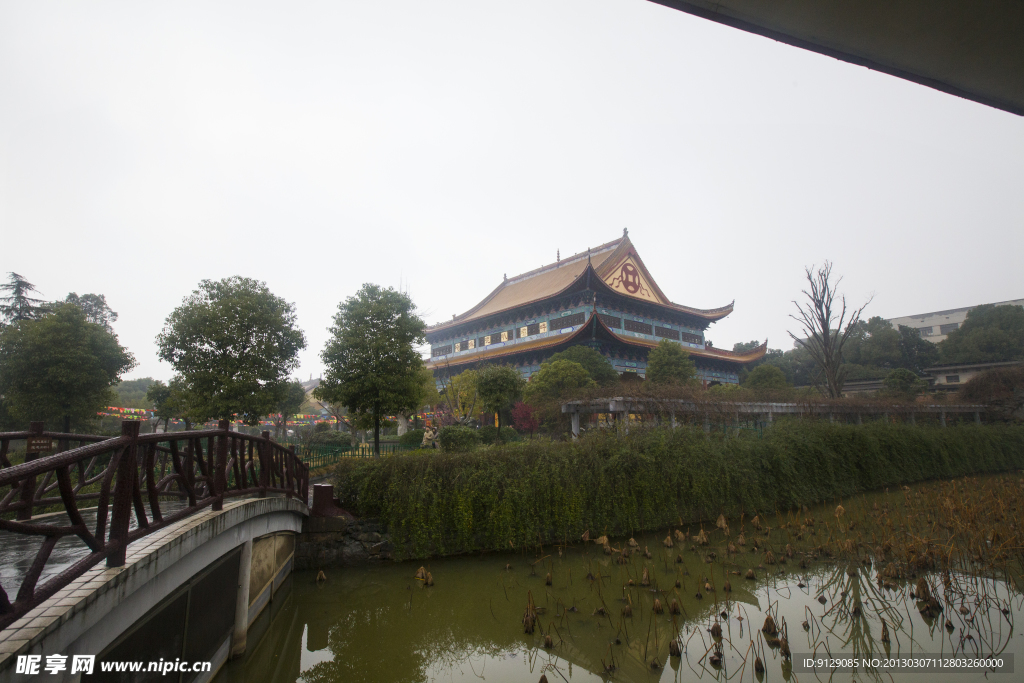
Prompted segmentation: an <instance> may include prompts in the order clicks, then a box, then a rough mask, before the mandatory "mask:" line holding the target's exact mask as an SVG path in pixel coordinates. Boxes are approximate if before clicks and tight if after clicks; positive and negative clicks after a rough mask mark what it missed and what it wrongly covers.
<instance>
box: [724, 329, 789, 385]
mask: <svg viewBox="0 0 1024 683" xmlns="http://www.w3.org/2000/svg"><path fill="white" fill-rule="evenodd" d="M759 346H761V342H759V341H757V340H756V339H754V340H752V341H748V342H737V343H735V344H733V347H732V350H733V352H734V353H746V352H748V351H753V350H754V349H756V348H758V347H759ZM782 356H783V353H782V349H768V350H767V351H765V354H764V355H763V356H762V357H761V358H758V359H757V360H755V361H751V362H750V363H747V364H746V365H744V366H743V367H742V368H740V371H739V373H738V374H739V380H740V384H743V383H744V382H745V381H746V379H747V375H749V374H750V373H751V371H753V369H754V368H756V367H758V366H759V365H763V364H764V363H775V364H778V361H780V360H781V359H782Z"/></svg>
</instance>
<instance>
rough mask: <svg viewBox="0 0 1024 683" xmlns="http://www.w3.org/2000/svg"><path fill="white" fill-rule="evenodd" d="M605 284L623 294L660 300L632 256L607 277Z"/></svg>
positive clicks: (649, 299)
mask: <svg viewBox="0 0 1024 683" xmlns="http://www.w3.org/2000/svg"><path fill="white" fill-rule="evenodd" d="M605 284H607V285H608V286H609V287H611V288H612V289H614V290H616V291H618V292H622V293H623V294H629V295H630V296H635V297H637V298H640V299H647V300H648V301H658V298H657V297H656V296H655V295H654V292H652V291H651V288H650V286H649V285H648V284H647V282H646V281H645V280H644V276H643V275H642V274H641V271H640V268H639V267H638V266H637V265H636V263H634V262H633V259H631V258H628V259H626V260H625V261H623V263H622V265H621V266H619V267H618V269H617V270H615V271H614V272H613V273H612V274H611V275H609V276H608V277H607V278H606V279H605Z"/></svg>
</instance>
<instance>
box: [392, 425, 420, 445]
mask: <svg viewBox="0 0 1024 683" xmlns="http://www.w3.org/2000/svg"><path fill="white" fill-rule="evenodd" d="M425 431H426V430H425V429H410V430H409V431H407V432H406V433H405V434H402V435H401V436H400V437H398V443H400V444H402V445H403V446H419V445H420V444H421V443H423V433H424V432H425Z"/></svg>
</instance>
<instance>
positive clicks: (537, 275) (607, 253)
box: [427, 230, 735, 332]
mask: <svg viewBox="0 0 1024 683" xmlns="http://www.w3.org/2000/svg"><path fill="white" fill-rule="evenodd" d="M620 269H621V273H622V274H623V277H629V278H630V279H629V281H628V282H626V283H625V287H626V288H625V289H623V285H622V281H621V280H622V278H621V277H618V278H616V279H615V280H613V279H612V278H614V277H616V273H618V272H619V271H620ZM588 271H592V272H593V273H594V275H596V276H597V277H596V281H591V282H592V285H591V286H598V287H602V286H603V287H608V288H609V289H610V290H612V291H613V292H615V293H617V294H622V295H623V296H630V295H633V296H634V297H635V298H638V299H641V300H646V301H647V303H650V304H654V305H655V306H662V307H665V308H666V309H669V310H675V311H679V312H681V313H686V314H690V315H695V316H698V317H701V318H704V319H706V320H710V321H712V322H713V321H715V320H719V319H721V318H723V317H725V316H727V315H728V314H729V313H731V312H732V310H733V306H734V305H735V300H733V302H731V303H730V304H729V305H728V306H721V307H719V308H712V309H701V308H694V307H692V306H684V305H682V304H677V303H675V302H673V301H671V300H670V299H669V298H668V297H667V296H666V295H665V294H664V292H662V291H661V288H660V287H659V286H658V284H657V282H655V280H654V277H653V276H652V275H651V274H650V272H649V271H648V270H647V267H646V266H645V265H644V263H643V259H641V258H640V254H639V253H637V250H636V247H634V246H633V243H632V242H631V241H630V239H629V235H628V233H627V232H626V230H623V234H622V237H619V238H617V239H614V240H612V241H610V242H605V243H604V244H601V245H598V246H597V247H592V248H588V249H587V250H585V251H581V252H578V253H576V254H573V255H572V256H569V257H566V258H564V259H559V260H556V261H555V262H553V263H549V264H547V265H544V266H541V267H540V268H535V269H534V270H530V271H527V272H525V273H521V274H519V275H514V276H513V277H510V278H508V277H503V279H502V281H501V282H500V283H499V284H498V286H497V287H495V288H494V289H493V290H492V291H491V292H490V293H489V294H488V295H487V296H486V297H484V298H483V300H482V301H480V302H479V303H477V304H476V305H475V306H473V307H472V308H470V309H469V310H468V311H466V312H465V313H462V314H461V315H453V316H452V319H451V320H444V321H441V322H438V323H436V324H434V325H430V326H428V327H427V331H428V332H432V331H437V330H441V329H445V328H448V327H451V326H453V325H459V324H461V323H466V322H471V321H474V320H478V319H482V318H484V317H486V316H490V315H495V314H498V313H503V312H505V311H508V310H511V309H514V308H516V307H518V306H524V305H529V304H533V303H536V302H538V301H542V300H544V299H547V298H549V297H552V296H556V295H558V294H559V293H561V292H564V291H566V290H567V289H568V288H569V287H571V286H573V284H574V283H576V282H578V281H579V280H580V278H582V277H583V276H584V275H585V274H586V273H587V272H588ZM634 279H635V282H634ZM645 287H646V289H645ZM620 290H621V291H620ZM627 290H629V291H628V293H627ZM637 291H640V292H642V293H643V294H642V295H640V296H636V292H637Z"/></svg>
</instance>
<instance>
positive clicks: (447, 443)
mask: <svg viewBox="0 0 1024 683" xmlns="http://www.w3.org/2000/svg"><path fill="white" fill-rule="evenodd" d="M437 445H438V446H440V447H441V450H443V451H444V452H446V453H464V452H466V451H471V450H473V449H474V448H476V447H477V446H479V445H480V432H479V431H477V430H476V429H473V428H472V427H466V426H464V425H450V426H448V427H441V430H440V431H439V432H438V433H437Z"/></svg>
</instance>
